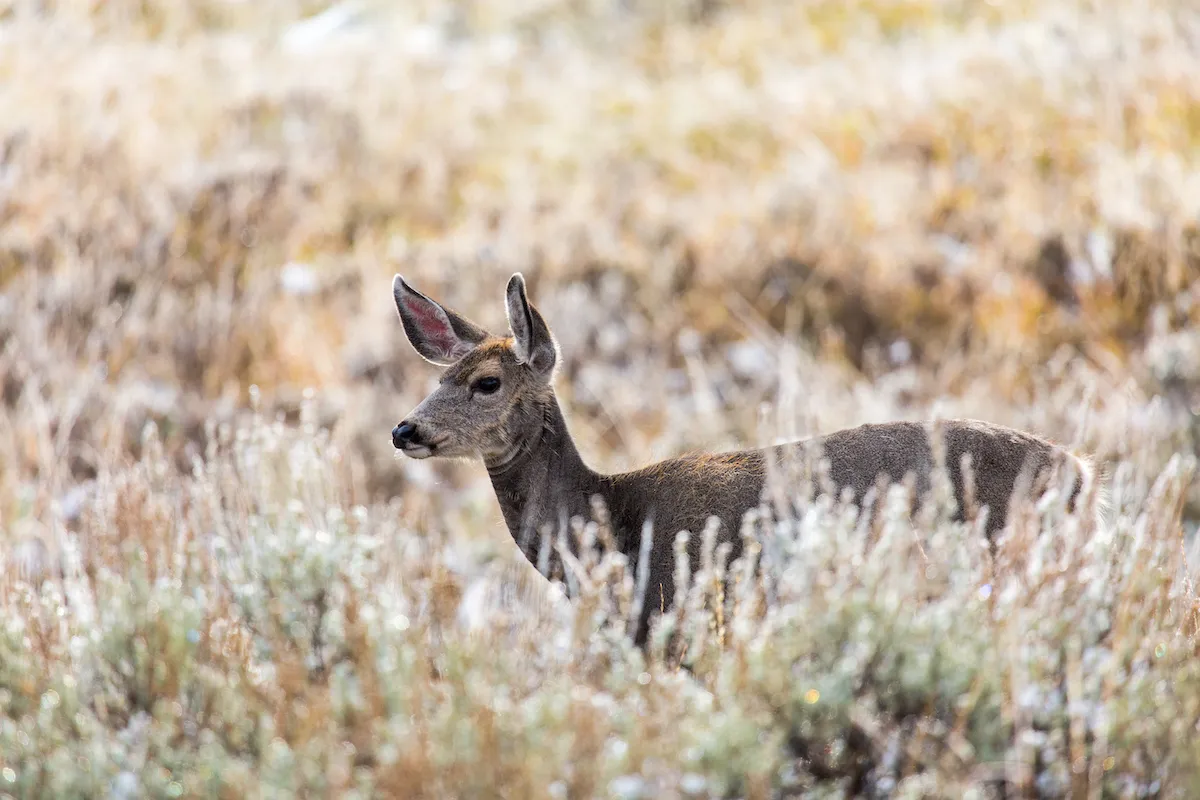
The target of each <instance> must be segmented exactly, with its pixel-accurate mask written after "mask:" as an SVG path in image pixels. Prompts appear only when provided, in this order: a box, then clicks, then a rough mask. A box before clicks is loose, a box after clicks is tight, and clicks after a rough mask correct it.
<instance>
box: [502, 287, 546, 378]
mask: <svg viewBox="0 0 1200 800" xmlns="http://www.w3.org/2000/svg"><path fill="white" fill-rule="evenodd" d="M505 295H506V300H507V302H506V304H505V308H506V310H507V312H508V327H509V328H511V329H512V334H513V349H514V350H515V351H516V354H517V360H518V361H520V362H521V363H522V364H528V365H529V367H530V369H532V370H533V371H534V372H535V373H537V374H538V376H540V377H542V378H545V379H549V378H550V374H551V373H552V372H554V365H555V364H556V363H557V362H558V348H557V346H556V345H555V344H554V337H553V336H551V335H550V327H549V326H548V325H547V324H546V320H544V319H542V315H541V314H539V313H538V310H537V309H536V308H534V307H533V306H532V305H530V303H529V299H528V298H527V297H526V296H525V278H524V277H522V275H521V273H519V272H518V273H516V274H514V275H513V276H512V277H511V278H509V280H508V289H507V291H506V292H505Z"/></svg>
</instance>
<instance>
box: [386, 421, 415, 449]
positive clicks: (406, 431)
mask: <svg viewBox="0 0 1200 800" xmlns="http://www.w3.org/2000/svg"><path fill="white" fill-rule="evenodd" d="M416 436H417V426H416V425H413V424H412V423H411V422H408V421H404V422H401V423H400V424H399V425H397V426H396V427H394V428H392V445H393V446H395V447H396V449H397V450H399V449H400V448H401V447H403V446H404V445H405V444H406V443H408V442H411V441H412V440H413V439H415V438H416Z"/></svg>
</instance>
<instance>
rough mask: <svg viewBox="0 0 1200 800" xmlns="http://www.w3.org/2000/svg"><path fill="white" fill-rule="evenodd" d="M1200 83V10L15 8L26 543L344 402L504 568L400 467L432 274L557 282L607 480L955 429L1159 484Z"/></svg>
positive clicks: (9, 45) (9, 339)
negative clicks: (792, 444)
mask: <svg viewBox="0 0 1200 800" xmlns="http://www.w3.org/2000/svg"><path fill="white" fill-rule="evenodd" d="M1198 75H1200V17H1198V15H1197V13H1196V11H1195V9H1194V8H1191V5H1190V4H1189V3H1186V2H1182V0H1154V1H1153V2H1149V3H1146V2H1142V1H1141V0H1137V2H1135V1H1134V0H1107V1H1105V2H1092V1H1090V0H1089V1H1085V0H1065V1H1064V2H1056V3H1042V2H1022V1H1021V0H1013V1H1012V2H1009V1H1007V0H1006V2H1003V3H1000V2H997V3H991V2H989V3H976V2H958V1H952V0H886V1H884V2H880V1H878V0H830V1H829V2H825V1H824V0H808V1H807V2H775V1H774V0H744V1H742V2H732V1H730V2H723V1H722V0H694V1H689V0H624V2H620V1H618V0H577V1H569V0H561V1H559V0H491V1H489V2H452V0H417V1H414V2H406V3H383V2H369V1H368V0H361V1H360V2H342V3H324V2H292V3H285V2H237V1H236V0H198V1H197V2H170V1H168V0H157V1H154V2H148V1H146V0H142V1H140V2H134V1H133V0H110V1H108V2H102V1H101V0H63V1H62V2H35V1H34V0H9V2H4V3H0V342H2V344H3V349H2V352H0V387H2V392H0V402H2V403H3V412H2V413H0V524H2V525H3V526H4V527H5V529H6V530H8V531H9V532H10V533H11V532H12V531H18V532H20V531H26V532H32V533H33V534H34V535H37V532H38V531H39V530H40V528H39V527H38V526H39V523H38V520H40V519H44V518H45V515H47V514H48V513H51V512H53V513H54V514H55V515H56V516H58V517H61V518H63V519H66V520H68V521H69V520H70V519H71V518H72V516H73V515H74V514H77V513H78V512H79V509H80V508H82V507H84V506H85V505H86V503H87V498H88V492H89V491H90V488H89V487H91V486H92V485H93V482H94V480H95V478H96V476H97V475H98V473H99V472H101V471H102V470H104V469H106V465H107V468H115V465H120V464H124V463H129V462H130V461H131V460H132V459H136V458H137V457H138V456H139V454H140V452H141V447H142V438H143V434H144V432H145V430H146V426H147V425H150V426H153V428H154V429H155V430H156V432H157V434H158V437H159V438H160V439H161V440H162V442H163V444H164V446H165V448H166V451H167V453H168V455H169V456H170V458H171V459H172V462H171V463H173V464H174V466H175V468H177V469H179V470H181V471H183V472H185V473H186V472H187V471H189V470H190V469H191V464H192V457H193V456H194V455H195V454H197V453H201V452H203V451H204V448H205V447H206V445H207V443H208V439H209V438H210V437H211V436H212V435H213V431H214V428H213V425H212V423H220V422H229V421H234V420H236V418H237V417H238V416H239V415H240V414H244V413H245V412H246V410H247V409H249V408H250V407H251V405H252V403H251V399H252V395H253V396H254V397H255V398H257V400H256V402H257V403H258V406H259V407H260V408H261V409H262V411H263V412H264V413H265V414H266V415H268V416H269V417H274V416H276V415H283V417H284V419H285V420H286V421H287V422H288V424H294V423H296V421H297V419H298V410H299V408H300V405H301V401H302V398H303V397H304V395H305V392H306V391H307V390H312V394H311V398H312V403H313V406H314V408H315V409H316V411H315V414H316V420H317V424H318V425H319V426H320V427H322V428H325V429H328V430H329V431H330V435H331V436H332V437H333V439H334V440H335V441H337V442H338V443H340V445H341V448H342V452H343V453H344V454H345V461H344V463H342V464H340V468H344V470H345V472H346V474H347V475H348V476H349V480H348V481H347V486H349V487H351V488H350V491H351V493H352V495H353V496H352V497H351V498H350V501H351V502H354V503H361V504H367V505H371V504H378V503H385V502H388V501H391V500H394V499H395V498H398V497H400V498H405V499H406V503H402V504H401V506H402V507H403V508H405V509H406V511H405V513H418V512H421V513H428V512H429V511H430V510H434V511H438V510H443V509H446V508H449V507H453V506H456V505H462V504H471V505H473V506H474V507H477V508H478V509H479V510H480V513H481V514H483V515H484V517H485V521H486V524H481V525H480V526H479V527H478V529H477V530H474V531H472V533H473V534H477V535H481V536H485V537H493V535H494V536H495V537H497V538H496V541H498V542H500V543H501V544H503V543H504V542H503V539H502V535H503V528H502V527H501V526H500V525H499V514H498V511H496V509H495V508H494V505H493V501H492V499H491V497H490V487H489V486H488V484H487V481H486V476H485V475H484V473H483V470H482V469H480V468H478V466H476V465H463V464H444V463H435V462H423V463H414V462H399V461H397V460H396V458H395V456H394V454H393V450H392V447H391V444H390V440H389V431H390V429H391V428H392V426H393V425H395V424H396V422H397V421H399V420H400V419H401V417H402V416H403V414H404V413H405V412H407V411H408V410H409V409H410V408H411V407H412V406H413V405H414V404H415V403H416V402H417V401H419V400H420V398H421V397H422V396H424V394H425V393H426V391H427V390H428V389H429V388H430V386H431V385H432V383H433V382H434V381H435V380H436V378H437V370H436V369H435V368H433V367H431V366H429V365H427V364H425V363H424V362H422V361H421V360H420V359H419V358H418V357H417V356H416V354H415V353H413V352H412V351H411V349H410V348H409V346H408V344H407V343H406V342H405V340H404V339H403V336H402V330H401V327H400V325H399V324H398V320H397V318H396V312H395V309H394V307H393V304H392V300H391V297H390V293H389V285H390V279H391V276H392V275H393V273H395V272H402V273H403V274H404V275H405V276H406V278H408V279H409V280H410V282H411V283H412V284H413V285H414V286H416V287H418V288H419V289H421V290H422V291H423V292H425V293H426V294H429V295H430V296H432V297H434V298H436V299H438V300H440V301H442V302H444V303H446V304H447V305H449V306H451V307H454V308H455V309H457V310H459V311H460V312H462V313H464V314H465V315H467V316H469V317H471V318H473V319H474V320H476V321H477V322H479V323H480V324H482V325H484V326H487V327H490V328H492V329H493V330H498V331H503V328H504V313H503V305H502V293H503V287H504V283H505V281H506V279H507V278H508V276H509V275H510V274H511V273H512V272H514V271H517V270H520V271H523V272H524V274H525V276H526V278H527V279H528V281H529V286H530V293H531V297H532V299H533V301H534V302H535V304H537V305H538V306H539V308H540V309H541V310H542V312H543V313H544V314H545V316H546V317H547V319H548V321H549V323H550V325H551V327H552V329H553V330H554V331H555V333H556V335H557V337H558V338H559V341H560V344H561V348H562V353H563V362H562V368H561V372H560V377H559V380H558V388H559V391H560V395H561V398H562V402H563V405H564V407H565V408H566V410H567V411H568V414H569V418H570V421H571V425H572V428H573V430H574V432H575V434H576V437H577V438H578V440H579V443H580V447H581V450H582V451H583V453H584V454H585V457H586V458H587V459H588V461H589V462H590V463H591V464H592V465H593V466H594V467H596V468H599V469H605V470H617V469H623V468H629V467H633V466H636V465H640V464H643V463H645V462H647V461H649V460H651V459H653V458H658V457H664V456H667V455H672V454H675V453H678V452H680V451H682V450H684V449H689V448H700V447H703V448H724V447H731V446H735V445H751V444H762V443H766V442H767V441H769V440H771V439H773V438H774V437H776V436H780V435H807V434H811V433H815V432H820V431H826V430H832V429H835V428H839V427H844V426H849V425H854V424H859V423H862V422H877V421H883V420H887V419H898V418H912V419H919V418H923V417H927V416H929V415H931V414H935V413H936V414H943V415H964V416H972V417H979V418H984V419H989V420H993V421H996V422H1002V423H1006V424H1011V425H1017V426H1022V427H1027V428H1030V429H1032V430H1035V431H1037V432H1039V433H1041V434H1043V435H1046V436H1049V437H1051V438H1054V439H1057V440H1059V441H1064V442H1067V443H1071V444H1075V445H1078V446H1079V447H1080V448H1081V449H1084V450H1087V451H1089V452H1092V453H1094V454H1096V455H1097V456H1098V458H1099V459H1100V460H1101V461H1104V460H1106V459H1113V458H1123V457H1127V458H1135V459H1138V460H1139V462H1140V463H1142V465H1143V466H1144V467H1145V468H1146V469H1147V470H1149V471H1151V472H1153V471H1154V470H1156V469H1157V468H1158V467H1160V466H1161V465H1162V463H1165V461H1166V459H1167V458H1168V457H1169V456H1170V455H1171V454H1172V453H1174V452H1190V453H1195V452H1196V450H1197V445H1198V442H1200V426H1198V424H1197V412H1200V328H1198V327H1197V325H1196V323H1197V322H1198V321H1200V285H1198V284H1197V278H1198V277H1200V224H1198V221H1197V220H1198V211H1200V172H1197V170H1196V166H1197V164H1196V162H1197V157H1198V156H1200V80H1198V79H1197V76H1198ZM1135 445H1136V446H1135ZM1198 499H1200V498H1198V496H1197V494H1196V492H1193V493H1192V498H1191V502H1192V503H1193V504H1195V503H1196V501H1197V500H1198ZM413 509H417V511H413ZM1189 513H1191V512H1189ZM1192 516H1195V514H1192ZM22 526H24V527H22Z"/></svg>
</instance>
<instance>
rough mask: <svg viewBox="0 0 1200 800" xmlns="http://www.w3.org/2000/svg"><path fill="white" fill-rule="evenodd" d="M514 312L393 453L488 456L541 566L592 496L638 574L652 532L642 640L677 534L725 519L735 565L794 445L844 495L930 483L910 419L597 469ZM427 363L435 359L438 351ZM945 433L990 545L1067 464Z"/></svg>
mask: <svg viewBox="0 0 1200 800" xmlns="http://www.w3.org/2000/svg"><path fill="white" fill-rule="evenodd" d="M406 291H407V292H412V294H406V293H405V292H406ZM394 292H396V293H397V294H398V295H401V296H403V299H404V303H401V301H400V298H399V297H398V299H397V306H398V308H399V309H400V313H401V317H402V318H404V317H405V315H406V311H405V309H406V307H408V308H411V307H412V306H413V305H414V303H415V302H417V301H415V300H414V295H415V296H416V297H419V298H420V300H421V301H423V302H428V303H433V301H432V300H429V299H428V298H425V297H424V296H423V295H416V293H415V292H413V291H412V290H411V289H409V287H408V286H407V284H405V283H403V281H402V280H401V279H400V278H399V276H397V281H396V283H395V284H394ZM435 305H436V304H435ZM508 306H509V307H508V312H509V319H510V322H512V321H513V320H514V319H516V320H517V322H516V323H515V324H514V334H515V335H514V337H512V338H499V337H494V336H491V335H487V334H483V333H480V334H479V335H477V336H476V337H475V341H471V342H467V343H466V344H470V345H472V346H473V349H470V350H469V352H467V353H466V355H463V356H461V357H460V358H458V359H457V360H455V361H454V362H453V364H452V365H451V366H450V367H449V368H448V369H447V371H446V373H445V375H444V376H443V378H442V380H441V385H440V386H439V388H438V389H437V390H436V391H435V392H434V393H433V394H431V395H430V396H429V397H427V398H426V399H425V400H424V401H423V402H422V403H421V404H420V405H419V406H417V408H416V409H414V410H413V412H412V413H411V414H410V415H409V416H408V418H407V419H406V420H405V423H402V425H404V424H409V425H412V426H413V427H414V429H415V433H413V434H412V436H413V438H412V439H411V440H408V441H403V442H401V441H399V440H398V441H397V446H398V447H400V448H401V449H403V450H404V451H405V452H407V453H409V454H410V455H413V456H414V457H427V456H429V455H449V456H477V457H482V458H483V461H484V463H485V465H486V466H487V469H488V474H489V476H490V477H491V480H492V486H493V488H494V489H495V492H496V498H497V500H498V501H499V503H500V509H501V511H502V512H503V514H504V520H505V523H506V524H507V526H508V529H509V532H510V533H511V534H512V536H513V539H514V540H515V541H516V542H517V544H518V546H519V547H520V548H521V551H522V552H523V553H524V554H525V556H526V557H527V558H528V559H529V560H530V561H531V562H532V563H533V564H534V565H535V566H536V565H538V564H539V561H540V560H541V559H540V556H541V552H540V550H539V548H540V546H541V543H542V537H541V531H542V530H543V529H544V528H547V527H548V528H549V529H550V530H552V531H555V532H557V531H558V530H560V529H561V527H562V526H563V525H564V524H566V523H567V522H568V521H569V520H570V519H571V518H573V517H583V518H585V519H586V518H589V517H590V516H591V513H592V512H591V500H592V498H593V497H596V496H599V497H600V498H602V499H603V500H604V502H605V504H606V505H607V507H608V510H609V515H610V518H611V525H612V529H613V533H614V536H615V537H616V540H617V542H616V544H617V546H618V548H619V549H620V550H621V551H622V552H623V553H625V554H626V555H627V556H628V557H629V560H630V563H631V565H633V566H634V568H635V569H636V568H638V567H639V565H638V564H637V561H638V559H639V554H640V548H641V537H642V530H643V523H644V521H645V520H647V519H648V520H650V521H651V523H652V525H653V532H654V535H653V542H652V549H651V551H650V554H649V564H647V565H640V566H644V567H645V568H647V569H648V571H649V580H648V591H647V595H646V596H647V602H646V604H645V606H644V608H643V612H642V616H641V618H640V619H639V621H638V627H637V631H636V634H635V641H637V642H638V643H639V644H643V643H644V642H645V640H646V635H647V633H648V630H649V623H650V619H651V618H652V616H653V614H654V613H655V612H657V611H659V610H660V608H661V607H662V606H663V605H667V604H670V603H671V600H672V598H673V595H674V574H675V564H674V549H673V547H674V545H673V541H674V537H675V534H676V533H678V532H679V531H684V530H686V531H689V532H691V533H693V534H699V532H700V531H701V530H702V529H703V528H704V526H705V524H706V522H707V520H708V519H709V518H710V517H714V516H715V517H717V518H719V519H720V520H721V523H722V524H721V527H720V530H719V533H718V542H729V543H730V545H731V547H732V551H731V555H730V557H731V559H732V558H736V557H737V555H738V554H739V552H740V550H741V538H740V536H739V528H740V523H741V520H742V518H743V515H744V514H745V513H746V512H747V511H748V510H750V509H752V508H754V507H756V506H758V505H759V503H760V501H761V499H762V496H763V488H764V484H765V481H766V476H767V472H768V462H771V463H772V464H773V465H782V463H783V462H784V461H785V460H788V458H789V456H790V455H792V454H795V453H796V450H797V448H811V447H812V446H813V445H818V446H819V448H820V450H822V451H823V452H822V455H823V456H824V458H825V459H827V461H828V466H829V472H828V475H829V479H830V480H831V481H832V483H833V484H834V486H835V487H836V488H837V489H839V490H841V489H849V490H851V491H852V492H853V494H854V497H855V498H856V499H857V500H861V499H862V498H863V497H864V496H866V494H867V492H868V491H869V490H870V489H872V488H873V487H874V486H875V485H876V482H877V479H878V478H879V477H880V476H882V477H884V478H886V479H887V480H889V481H891V482H899V481H903V480H904V479H905V477H906V476H907V475H909V474H911V475H912V476H913V477H914V478H915V480H916V490H917V492H916V494H917V496H918V498H919V497H920V496H922V495H924V494H926V493H927V491H928V489H929V487H930V476H931V475H932V473H933V467H934V457H933V451H932V448H931V445H930V439H929V435H928V431H927V428H926V427H925V426H924V425H922V424H919V423H913V422H896V423H888V424H883V425H863V426H861V427H857V428H851V429H848V430H843V431H839V432H837V433H832V434H829V435H827V436H824V437H820V438H817V439H813V440H808V441H806V442H793V443H789V444H784V445H779V446H776V447H771V448H765V449H757V450H744V451H737V452H728V453H698V454H691V455H685V456H681V457H678V458H673V459H668V460H666V461H661V462H659V463H656V464H653V465H650V466H647V467H644V468H642V469H638V470H634V471H632V472H626V473H621V474H615V475H605V474H601V473H598V472H596V471H594V470H592V469H591V468H590V467H588V466H587V464H586V463H584V461H583V459H582V457H581V456H580V454H579V451H578V450H577V449H576V447H575V443H574V441H573V440H572V439H571V435H570V432H569V431H568V429H567V425H566V421H565V419H564V418H563V414H562V410H561V409H560V407H559V405H558V401H557V399H556V398H555V395H554V391H553V388H552V387H551V379H552V372H553V366H554V361H555V358H556V351H555V347H554V343H553V340H552V339H551V338H550V333H549V329H548V327H546V325H545V322H544V321H543V320H542V318H541V316H540V314H538V312H537V310H536V309H535V308H534V307H533V306H532V305H529V304H528V301H527V300H526V298H525V290H524V282H523V281H522V280H521V279H520V277H519V276H514V277H513V280H512V281H510V283H509V289H508ZM437 311H442V312H444V313H445V314H446V315H447V318H448V319H449V320H450V321H451V323H452V327H453V329H454V330H455V331H459V330H468V329H470V330H476V331H480V332H481V329H478V328H477V326H474V325H473V324H472V323H468V322H466V321H465V320H462V318H460V317H458V316H457V315H455V314H453V312H450V311H447V310H445V309H442V308H441V307H440V306H437V308H436V309H432V310H430V311H429V312H428V313H424V312H423V313H422V317H423V318H427V319H428V318H434V316H435V313H434V312H437ZM438 318H439V319H440V317H438ZM405 323H406V324H405V329H406V331H407V332H408V333H409V337H410V339H413V338H414V336H415V337H420V336H421V331H420V330H419V326H418V325H414V324H412V323H413V320H412V319H406V320H405ZM468 326H469V327H468ZM518 327H520V328H522V330H519V331H518V330H517V328H518ZM432 334H434V335H431V336H430V337H429V339H428V340H426V339H419V338H418V339H415V340H414V342H413V344H414V346H416V347H417V349H418V352H421V353H422V355H426V357H427V358H428V357H430V356H429V355H427V353H429V352H430V351H431V345H430V341H444V340H445V339H446V338H447V337H448V336H449V334H448V332H447V329H446V328H445V327H444V326H443V327H442V328H438V329H437V330H435V331H433V332H432ZM451 338H452V337H451ZM466 344H464V343H461V342H460V343H458V344H456V345H454V352H458V351H462V350H465V349H466ZM432 349H433V350H436V348H432ZM521 354H526V355H525V356H524V357H523V356H522V355H521ZM432 355H433V357H434V359H435V360H436V359H437V358H439V357H440V356H441V355H442V354H439V353H437V352H433V353H432ZM444 355H447V356H449V355H450V352H447V353H445V354H444ZM481 377H498V378H499V379H500V381H501V388H500V389H499V390H498V391H496V392H495V393H494V394H490V395H482V394H480V393H479V392H472V389H471V387H472V385H473V384H474V382H475V381H477V380H479V379H480V378H481ZM400 427H401V426H397V430H399V429H400ZM940 430H941V435H942V441H943V444H944V448H945V450H944V452H945V456H946V466H947V468H948V472H949V477H950V481H951V483H952V485H953V489H954V495H955V499H956V501H957V503H958V505H959V508H960V511H959V514H958V517H959V518H960V519H961V518H963V516H964V514H963V510H962V509H963V506H964V505H965V503H964V501H965V481H964V478H963V475H962V469H961V467H960V464H961V459H962V456H963V454H964V453H970V454H971V457H972V459H973V472H974V474H975V476H976V480H975V485H976V491H975V498H976V503H977V505H978V506H980V507H984V506H986V507H987V509H988V518H987V525H986V532H987V534H988V536H989V537H991V536H992V535H993V534H994V533H995V532H996V531H998V530H1000V529H1001V528H1003V527H1004V524H1005V521H1006V518H1007V512H1008V506H1009V499H1010V497H1011V496H1012V494H1013V491H1014V488H1016V487H1018V486H1019V485H1020V484H1019V479H1020V477H1021V476H1022V475H1023V474H1029V475H1039V474H1042V473H1043V472H1044V471H1045V470H1048V469H1053V468H1056V467H1060V466H1062V465H1063V464H1065V463H1067V462H1068V461H1070V460H1071V459H1073V457H1072V456H1071V455H1070V454H1068V453H1067V452H1066V451H1064V450H1062V449H1061V448H1059V447H1057V446H1055V445H1053V444H1051V443H1050V442H1048V441H1045V440H1043V439H1040V438H1038V437H1036V436H1033V435H1030V434H1027V433H1023V432H1020V431H1016V430H1012V429H1010V428H1005V427H1001V426H998V425H992V424H989V423H985V422H976V421H973V420H954V421H950V422H946V423H943V425H942V428H941V429H940ZM393 437H394V438H395V437H396V433H395V432H393ZM424 448H428V451H426V449H424ZM1074 467H1075V474H1076V481H1075V485H1074V488H1073V491H1072V499H1074V497H1075V495H1076V494H1077V493H1078V491H1079V489H1080V485H1081V480H1082V474H1083V470H1084V467H1083V465H1082V464H1081V463H1080V462H1078V461H1077V460H1076V461H1075V462H1074ZM699 539H700V537H699V536H698V535H693V536H692V537H691V539H690V543H689V548H688V556H689V560H690V561H691V567H692V569H693V570H695V569H697V568H698V567H699V563H700V557H701V552H700V541H699ZM550 565H551V569H552V570H553V569H554V568H555V566H556V565H557V559H555V558H551V559H550Z"/></svg>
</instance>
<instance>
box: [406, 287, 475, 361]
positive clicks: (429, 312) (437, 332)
mask: <svg viewBox="0 0 1200 800" xmlns="http://www.w3.org/2000/svg"><path fill="white" fill-rule="evenodd" d="M392 298H393V299H394V300H395V301H396V310H397V311H399V312H400V321H401V322H402V323H403V324H404V332H405V333H406V334H408V341H409V342H411V343H412V346H413V348H414V349H416V351H417V352H418V353H420V354H421V357H422V358H424V359H425V360H426V361H430V362H433V363H434V364H437V365H438V366H442V367H445V366H449V365H450V364H453V363H454V362H455V361H458V360H459V359H460V358H462V357H463V356H465V355H466V354H467V353H469V352H471V350H473V349H474V348H475V347H476V346H477V345H478V344H479V343H480V342H482V341H483V340H484V339H486V338H487V337H488V333H487V331H485V330H484V329H483V328H481V327H479V326H478V325H476V324H475V323H473V322H471V321H470V320H468V319H466V318H465V317H463V316H460V315H458V314H456V313H454V312H453V311H451V310H450V309H448V308H445V307H443V306H442V305H441V304H439V303H435V302H434V301H433V300H430V299H429V298H428V297H426V296H425V295H423V294H421V293H420V292H418V291H417V290H416V289H414V288H412V287H411V286H409V285H408V283H407V282H405V280H404V278H402V277H400V276H399V275H397V276H396V277H395V278H393V279H392Z"/></svg>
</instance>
